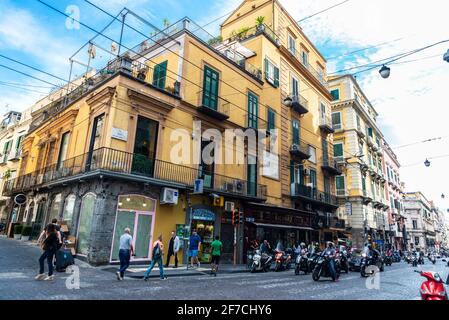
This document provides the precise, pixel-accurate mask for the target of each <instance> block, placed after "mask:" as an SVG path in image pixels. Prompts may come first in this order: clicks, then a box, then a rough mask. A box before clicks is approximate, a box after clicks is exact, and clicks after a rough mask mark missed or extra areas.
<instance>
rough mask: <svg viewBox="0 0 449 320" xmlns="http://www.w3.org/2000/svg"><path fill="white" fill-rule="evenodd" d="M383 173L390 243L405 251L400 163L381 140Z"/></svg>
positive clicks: (402, 185)
mask: <svg viewBox="0 0 449 320" xmlns="http://www.w3.org/2000/svg"><path fill="white" fill-rule="evenodd" d="M382 150H383V154H384V156H383V163H382V165H383V171H384V172H385V175H386V179H387V182H388V183H386V184H385V188H386V197H387V202H388V203H389V205H390V208H389V209H388V221H389V224H390V237H391V240H390V243H391V244H393V247H394V248H395V249H397V250H405V249H406V241H404V239H405V238H406V233H407V231H406V223H405V218H406V216H405V212H404V205H403V203H402V196H403V192H404V184H403V182H401V178H400V173H399V169H400V166H401V165H400V163H399V161H398V158H397V156H396V154H395V153H394V151H393V150H392V149H391V147H390V146H389V145H388V143H387V142H386V141H385V140H383V142H382Z"/></svg>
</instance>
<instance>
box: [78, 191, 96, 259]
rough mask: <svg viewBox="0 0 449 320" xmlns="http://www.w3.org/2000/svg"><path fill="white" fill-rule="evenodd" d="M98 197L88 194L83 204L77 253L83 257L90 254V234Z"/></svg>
mask: <svg viewBox="0 0 449 320" xmlns="http://www.w3.org/2000/svg"><path fill="white" fill-rule="evenodd" d="M95 201H96V196H95V195H94V194H93V193H88V194H86V195H85V196H84V198H83V200H82V202H81V208H80V214H79V221H78V234H77V252H78V253H80V254H83V255H87V254H88V253H89V246H90V232H91V230H92V218H93V216H94V211H95Z"/></svg>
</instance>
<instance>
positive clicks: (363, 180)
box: [362, 175, 366, 195]
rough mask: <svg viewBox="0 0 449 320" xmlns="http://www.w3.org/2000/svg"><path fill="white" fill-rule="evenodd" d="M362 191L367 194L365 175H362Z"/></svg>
mask: <svg viewBox="0 0 449 320" xmlns="http://www.w3.org/2000/svg"><path fill="white" fill-rule="evenodd" d="M362 191H363V194H364V195H365V194H366V178H365V176H363V175H362Z"/></svg>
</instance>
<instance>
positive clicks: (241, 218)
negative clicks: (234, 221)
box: [239, 211, 245, 224]
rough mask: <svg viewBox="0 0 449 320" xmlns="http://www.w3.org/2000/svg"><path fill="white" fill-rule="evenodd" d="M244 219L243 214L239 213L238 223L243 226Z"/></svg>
mask: <svg viewBox="0 0 449 320" xmlns="http://www.w3.org/2000/svg"><path fill="white" fill-rule="evenodd" d="M244 219H245V217H244V216H243V212H240V211H239V223H240V224H243V223H244V222H245V220H244Z"/></svg>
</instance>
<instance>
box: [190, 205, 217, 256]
mask: <svg viewBox="0 0 449 320" xmlns="http://www.w3.org/2000/svg"><path fill="white" fill-rule="evenodd" d="M214 224H215V213H214V212H212V211H210V210H207V209H195V210H193V215H192V225H191V230H196V231H197V233H198V235H199V236H200V237H201V248H200V252H198V259H199V260H200V262H210V259H211V256H210V244H211V243H212V241H214V235H215V227H214Z"/></svg>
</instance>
